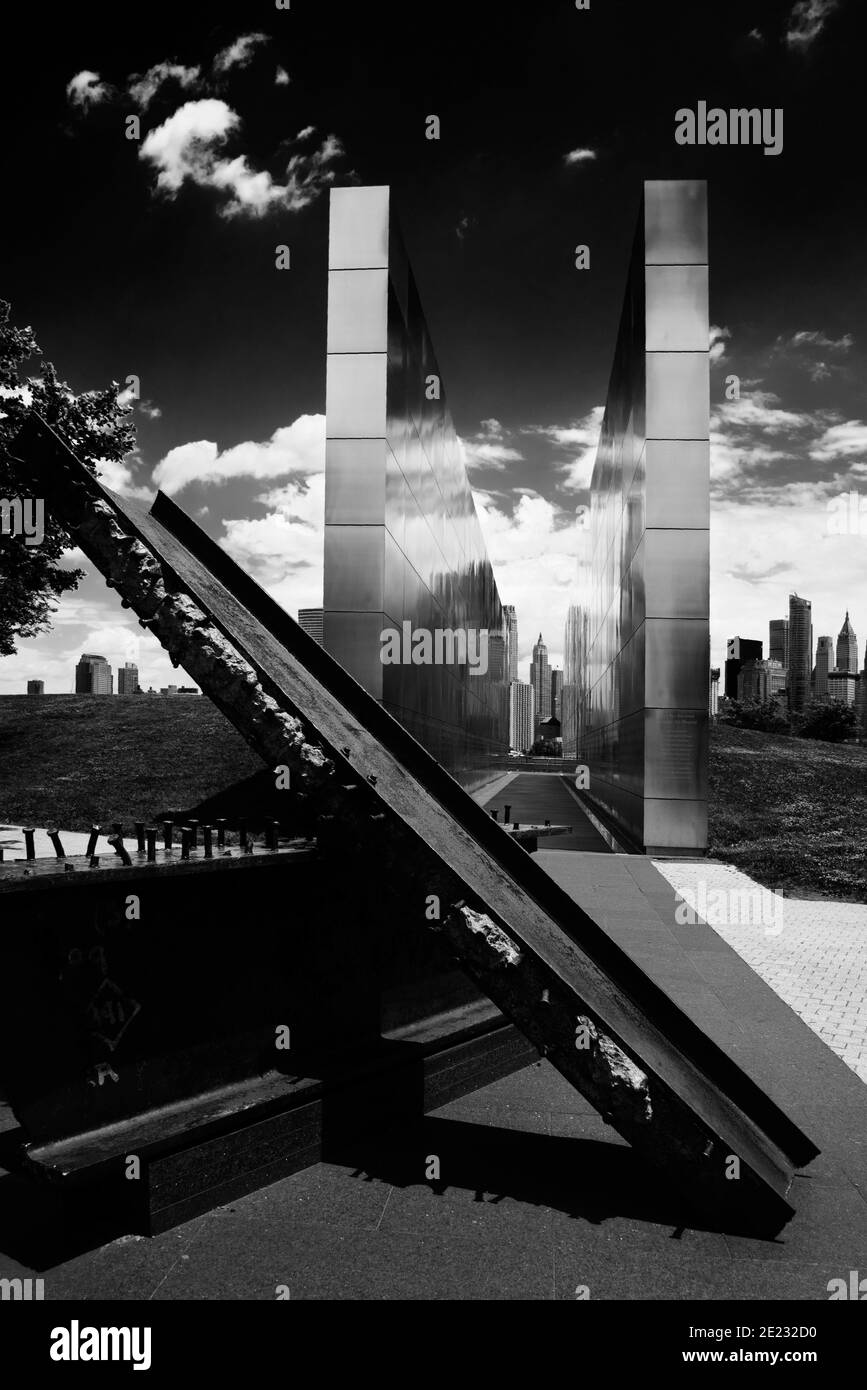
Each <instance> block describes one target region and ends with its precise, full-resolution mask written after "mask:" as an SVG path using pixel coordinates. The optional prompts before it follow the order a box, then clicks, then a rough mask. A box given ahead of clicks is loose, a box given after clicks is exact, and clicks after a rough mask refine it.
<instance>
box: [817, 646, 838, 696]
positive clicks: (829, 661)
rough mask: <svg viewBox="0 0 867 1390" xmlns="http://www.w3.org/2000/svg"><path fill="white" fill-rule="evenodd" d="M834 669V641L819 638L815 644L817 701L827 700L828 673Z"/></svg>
mask: <svg viewBox="0 0 867 1390" xmlns="http://www.w3.org/2000/svg"><path fill="white" fill-rule="evenodd" d="M833 669H834V639H833V637H820V638H819V640H818V642H817V643H816V687H815V690H814V692H813V693H814V694H815V696H816V699H817V700H827V698H828V672H829V671H832V670H833Z"/></svg>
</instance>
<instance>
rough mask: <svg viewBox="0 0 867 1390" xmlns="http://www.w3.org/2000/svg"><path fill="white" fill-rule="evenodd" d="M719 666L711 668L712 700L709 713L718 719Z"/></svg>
mask: <svg viewBox="0 0 867 1390" xmlns="http://www.w3.org/2000/svg"><path fill="white" fill-rule="evenodd" d="M719 675H720V671H719V667H718V666H712V667H711V670H710V702H709V706H708V709H709V713H710V717H711V719H716V717H717V715H718V714H719Z"/></svg>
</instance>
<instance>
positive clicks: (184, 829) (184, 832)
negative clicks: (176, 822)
mask: <svg viewBox="0 0 867 1390" xmlns="http://www.w3.org/2000/svg"><path fill="white" fill-rule="evenodd" d="M192 837H193V832H192V830H191V829H190V827H189V826H188V825H182V826H181V858H182V859H189V857H190V841H191V840H192Z"/></svg>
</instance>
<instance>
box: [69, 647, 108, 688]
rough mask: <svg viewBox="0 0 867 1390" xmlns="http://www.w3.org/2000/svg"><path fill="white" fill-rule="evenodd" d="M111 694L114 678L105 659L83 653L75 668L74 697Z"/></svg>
mask: <svg viewBox="0 0 867 1390" xmlns="http://www.w3.org/2000/svg"><path fill="white" fill-rule="evenodd" d="M113 692H114V678H113V677H112V674H111V667H110V666H109V664H108V662H107V661H106V659H105V657H104V656H94V655H92V654H91V653H89V652H85V653H84V655H83V656H81V657H79V659H78V665H77V666H76V668H75V693H76V695H111V694H113Z"/></svg>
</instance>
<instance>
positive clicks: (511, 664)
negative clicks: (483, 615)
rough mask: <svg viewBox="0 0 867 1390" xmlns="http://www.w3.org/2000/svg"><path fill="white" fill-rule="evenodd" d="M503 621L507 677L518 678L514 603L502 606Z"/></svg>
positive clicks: (516, 618) (516, 621)
mask: <svg viewBox="0 0 867 1390" xmlns="http://www.w3.org/2000/svg"><path fill="white" fill-rule="evenodd" d="M503 623H504V625H505V628H506V671H507V679H508V680H510V681H516V680H517V679H518V615H517V613H516V612H515V607H514V604H511V603H507V604H505V606H504V608H503Z"/></svg>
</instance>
